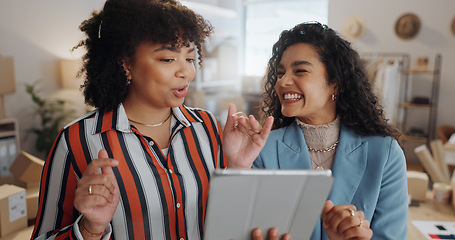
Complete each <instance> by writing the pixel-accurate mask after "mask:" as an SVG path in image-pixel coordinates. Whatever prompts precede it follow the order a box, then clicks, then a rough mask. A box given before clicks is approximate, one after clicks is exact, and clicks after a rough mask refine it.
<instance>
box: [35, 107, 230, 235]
mask: <svg viewBox="0 0 455 240" xmlns="http://www.w3.org/2000/svg"><path fill="white" fill-rule="evenodd" d="M171 126H172V127H171V140H170V143H169V148H168V152H167V154H166V155H163V153H162V151H161V149H160V148H159V146H158V145H157V144H155V142H154V141H153V139H151V138H149V137H147V136H144V135H142V134H141V133H140V132H139V131H138V130H137V129H136V128H134V127H132V126H131V125H130V123H129V121H128V118H127V116H126V113H125V110H124V108H123V106H122V105H120V106H119V108H117V109H114V110H113V111H107V112H105V111H101V110H95V111H93V112H91V113H89V114H87V115H86V116H84V117H82V118H80V119H78V120H76V121H74V122H73V123H71V124H69V125H68V126H67V127H65V128H64V129H62V131H61V132H60V134H59V136H58V137H57V139H56V141H55V143H54V146H53V149H52V150H51V153H50V154H49V156H48V158H47V160H46V163H45V166H44V169H43V174H42V179H41V189H40V197H39V206H38V213H37V219H36V224H35V229H34V231H33V235H32V239H81V235H80V232H79V230H78V227H77V224H74V223H77V222H78V220H79V218H80V213H79V212H78V211H77V210H76V209H75V208H74V207H73V201H74V192H75V189H76V183H77V181H78V179H80V178H81V177H82V174H83V173H84V171H85V169H86V168H87V165H88V164H89V163H90V162H91V161H92V159H96V158H97V156H98V151H99V150H100V149H103V148H104V149H106V150H107V152H108V155H109V157H111V158H114V159H116V160H118V161H119V162H120V163H119V165H118V166H117V167H115V168H113V171H114V173H115V175H116V179H117V182H118V185H119V189H120V194H121V199H120V203H119V205H118V207H117V210H116V212H115V214H114V217H113V219H112V221H111V229H112V232H111V234H108V235H106V236H105V237H104V239H107V238H110V239H118V240H123V239H160V240H162V239H168V240H171V239H191V240H193V239H202V236H203V232H204V218H205V211H206V203H207V195H208V190H209V181H210V174H211V173H212V170H213V169H214V168H218V167H221V168H224V167H225V165H226V160H225V156H224V154H223V152H222V148H221V139H222V133H221V130H220V126H219V124H218V122H217V120H216V119H215V117H214V116H213V115H212V114H211V113H209V112H207V111H205V110H201V109H193V108H188V107H186V106H183V105H182V106H180V107H177V108H173V117H172V122H171ZM73 226H74V227H73Z"/></svg>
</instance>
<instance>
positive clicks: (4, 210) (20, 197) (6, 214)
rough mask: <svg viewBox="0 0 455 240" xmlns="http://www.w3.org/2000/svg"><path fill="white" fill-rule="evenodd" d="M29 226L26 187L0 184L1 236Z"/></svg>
mask: <svg viewBox="0 0 455 240" xmlns="http://www.w3.org/2000/svg"><path fill="white" fill-rule="evenodd" d="M26 227H27V200H26V194H25V189H24V188H21V187H18V186H14V185H9V184H4V185H1V186H0V237H4V236H6V235H8V234H10V233H13V232H16V231H18V230H20V229H23V228H26Z"/></svg>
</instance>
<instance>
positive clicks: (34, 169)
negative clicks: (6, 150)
mask: <svg viewBox="0 0 455 240" xmlns="http://www.w3.org/2000/svg"><path fill="white" fill-rule="evenodd" d="M43 166H44V161H43V160H41V159H39V158H37V157H35V156H33V155H31V154H29V153H26V152H24V151H21V153H20V154H19V155H18V156H17V158H16V160H14V162H13V164H11V167H10V168H9V171H10V172H11V173H12V174H13V176H15V177H16V178H17V179H18V180H20V181H22V182H24V183H36V182H39V181H40V180H41V172H42V171H43Z"/></svg>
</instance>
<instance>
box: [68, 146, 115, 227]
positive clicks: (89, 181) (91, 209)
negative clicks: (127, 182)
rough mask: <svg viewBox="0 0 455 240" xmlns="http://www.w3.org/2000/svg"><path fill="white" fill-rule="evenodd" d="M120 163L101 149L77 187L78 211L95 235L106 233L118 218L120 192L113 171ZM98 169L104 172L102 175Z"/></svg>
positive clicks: (84, 224)
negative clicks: (113, 219)
mask: <svg viewBox="0 0 455 240" xmlns="http://www.w3.org/2000/svg"><path fill="white" fill-rule="evenodd" d="M117 165H118V161H117V160H114V159H111V158H109V156H108V155H107V152H106V150H104V149H101V150H100V151H99V153H98V159H94V160H93V161H92V162H91V163H90V164H89V165H88V166H87V169H86V170H85V172H84V174H83V175H82V178H81V179H80V180H79V181H78V183H77V188H76V192H75V196H74V207H75V208H76V209H77V210H78V211H79V212H80V213H81V214H83V215H84V217H85V218H84V221H83V222H80V224H83V226H82V227H84V228H85V229H86V230H87V231H89V232H91V233H99V232H104V229H105V228H106V227H107V226H108V224H109V222H110V221H111V220H112V217H113V216H114V213H115V210H116V209H117V205H118V203H119V200H120V191H119V188H118V184H117V180H116V178H115V175H114V172H113V171H112V167H115V166H117ZM98 169H101V173H99V171H98Z"/></svg>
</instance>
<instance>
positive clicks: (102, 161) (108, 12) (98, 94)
mask: <svg viewBox="0 0 455 240" xmlns="http://www.w3.org/2000/svg"><path fill="white" fill-rule="evenodd" d="M80 29H81V30H82V31H83V32H84V33H85V34H86V35H87V37H86V39H85V40H83V41H82V42H81V43H80V44H79V45H78V46H77V47H85V48H86V50H87V53H86V55H85V56H84V65H83V69H82V70H83V73H85V76H86V80H85V82H84V84H83V86H82V88H83V90H84V96H85V101H86V103H87V104H89V105H91V106H93V107H95V108H96V110H94V111H92V112H90V113H88V114H87V115H86V116H83V117H81V118H79V119H77V120H75V121H74V122H72V123H70V124H69V125H68V126H66V127H64V128H63V129H62V130H61V132H60V134H59V136H58V137H57V139H56V141H55V143H54V146H53V148H52V150H51V152H50V154H49V156H48V158H47V161H46V163H45V166H44V169H43V173H42V179H41V189H40V198H39V206H38V213H37V218H36V224H35V228H34V231H33V235H32V239H147V240H148V239H159V240H164V239H167V240H171V239H172V240H174V239H196V240H197V239H202V238H203V235H204V218H205V211H206V204H207V195H208V187H209V180H210V174H211V173H212V172H213V169H215V168H225V167H226V166H228V165H229V167H237V166H236V165H235V164H232V161H230V159H239V158H248V156H251V158H253V159H252V160H251V161H253V160H254V158H255V157H256V156H257V154H258V153H259V152H260V150H261V148H262V147H263V146H264V144H265V141H266V139H267V136H268V133H269V131H270V129H271V126H272V121H269V123H268V124H267V125H266V126H265V127H264V128H262V126H260V124H259V123H258V122H257V121H256V120H255V119H241V120H240V121H241V122H243V123H245V124H246V125H247V126H248V125H249V123H251V125H252V126H253V127H254V129H255V130H256V131H255V132H251V134H250V135H249V134H244V133H240V130H239V129H238V128H235V127H233V126H234V122H235V121H236V120H237V118H235V117H234V116H232V113H234V112H235V106H230V117H229V118H228V120H227V125H229V126H231V128H229V129H228V130H227V133H226V134H225V137H226V138H227V139H229V141H226V140H224V142H227V143H226V144H225V146H226V147H227V148H226V149H227V150H226V149H223V148H222V147H221V143H222V140H221V139H222V134H221V129H220V125H219V124H218V122H217V120H216V118H215V117H214V115H213V114H211V113H209V112H207V111H205V110H202V109H195V108H190V107H187V106H184V105H183V102H184V98H185V96H186V94H187V92H188V85H189V84H190V82H191V81H192V80H193V78H194V76H195V74H196V73H195V71H196V70H195V67H196V66H195V63H196V62H197V59H195V55H196V52H197V54H198V55H199V60H202V59H201V56H202V44H203V42H204V39H205V38H206V37H208V36H209V35H210V34H211V32H212V27H211V25H210V24H209V23H208V22H207V21H205V20H204V19H203V18H202V17H201V16H200V15H198V14H195V13H194V12H193V11H191V10H190V9H188V8H187V7H185V6H183V5H181V4H180V3H179V2H177V1H173V0H161V1H160V0H107V1H106V3H105V5H104V8H103V9H102V10H101V11H99V12H94V13H93V14H92V16H91V18H90V19H88V20H86V21H84V22H83V23H82V25H81V26H80ZM200 62H201V61H199V63H200ZM228 123H229V124H228ZM253 139H254V141H252V140H253ZM231 140H232V141H231ZM234 143H235V144H234ZM238 143H242V144H241V145H239V144H238ZM254 239H259V238H254Z"/></svg>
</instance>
